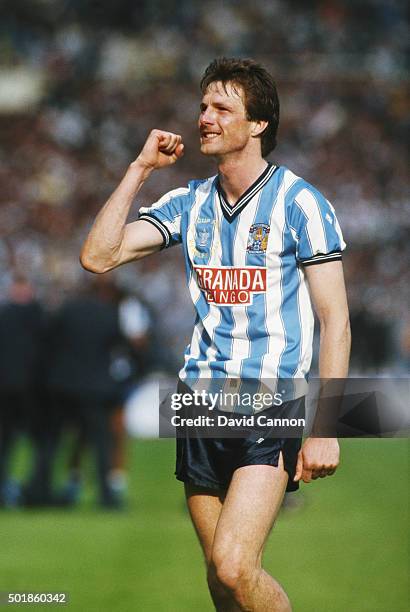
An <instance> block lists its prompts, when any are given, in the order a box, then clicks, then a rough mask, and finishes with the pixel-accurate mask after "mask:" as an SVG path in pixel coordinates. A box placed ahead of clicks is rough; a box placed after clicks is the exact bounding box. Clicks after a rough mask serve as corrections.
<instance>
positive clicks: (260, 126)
mask: <svg viewBox="0 0 410 612" xmlns="http://www.w3.org/2000/svg"><path fill="white" fill-rule="evenodd" d="M268 125H269V122H268V121H252V129H251V135H252V136H260V135H261V134H262V132H264V131H265V130H266V128H267V127H268Z"/></svg>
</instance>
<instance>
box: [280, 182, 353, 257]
mask: <svg viewBox="0 0 410 612" xmlns="http://www.w3.org/2000/svg"><path fill="white" fill-rule="evenodd" d="M306 185H307V186H306V187H304V188H303V189H301V190H300V191H299V192H298V194H297V195H296V196H295V198H294V200H293V201H292V203H291V206H290V208H289V210H288V224H289V226H290V229H291V231H292V234H293V236H294V239H295V241H296V259H297V261H298V262H299V263H301V264H302V265H304V266H308V265H313V264H319V263H323V262H326V261H334V260H338V259H342V251H343V250H344V249H345V248H346V244H345V242H344V240H343V235H342V231H341V229H340V225H339V222H338V220H337V218H336V214H335V210H334V208H333V206H332V205H331V204H330V202H329V201H328V200H326V198H325V197H324V196H323V195H322V194H321V193H320V192H319V191H318V190H317V189H315V188H314V187H312V186H311V185H308V184H306Z"/></svg>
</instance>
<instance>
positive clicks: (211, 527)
mask: <svg viewBox="0 0 410 612" xmlns="http://www.w3.org/2000/svg"><path fill="white" fill-rule="evenodd" d="M185 495H186V499H187V504H188V510H189V513H190V515H191V519H192V522H193V525H194V528H195V531H196V533H197V536H198V539H199V541H200V544H201V546H202V550H203V553H204V556H205V562H206V565H207V569H208V586H209V591H210V593H211V597H212V601H213V602H214V604H215V608H216V610H220V611H221V612H222V611H223V612H236V611H237V610H239V608H238V607H237V606H236V605H235V604H234V601H233V599H232V597H231V596H230V594H229V593H228V592H227V591H226V589H225V588H224V587H223V585H222V584H221V583H220V582H219V581H218V580H217V578H216V574H215V571H214V566H213V565H212V564H211V559H212V547H213V542H214V536H215V530H216V526H217V523H218V520H219V517H220V514H221V510H222V504H223V499H224V493H223V492H222V491H221V492H214V491H211V490H210V489H204V488H202V487H196V486H194V485H191V484H185Z"/></svg>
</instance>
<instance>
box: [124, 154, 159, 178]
mask: <svg viewBox="0 0 410 612" xmlns="http://www.w3.org/2000/svg"><path fill="white" fill-rule="evenodd" d="M129 169H130V170H131V172H134V173H138V174H140V175H141V178H142V179H143V180H145V179H146V178H148V177H149V175H150V174H151V172H152V171H153V170H155V168H154V167H153V166H150V165H149V164H147V163H146V162H145V161H144V160H142V159H141V158H140V157H137V159H135V160H134V161H133V162H131V163H130V165H129Z"/></svg>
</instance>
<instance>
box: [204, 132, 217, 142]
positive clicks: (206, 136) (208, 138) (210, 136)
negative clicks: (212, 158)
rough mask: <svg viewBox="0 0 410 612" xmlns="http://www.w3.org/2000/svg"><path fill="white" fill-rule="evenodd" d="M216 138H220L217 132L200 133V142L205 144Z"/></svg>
mask: <svg viewBox="0 0 410 612" xmlns="http://www.w3.org/2000/svg"><path fill="white" fill-rule="evenodd" d="M218 136H220V134H219V133H218V132H201V140H204V141H205V142H210V141H211V140H215V138H217V137H218Z"/></svg>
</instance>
